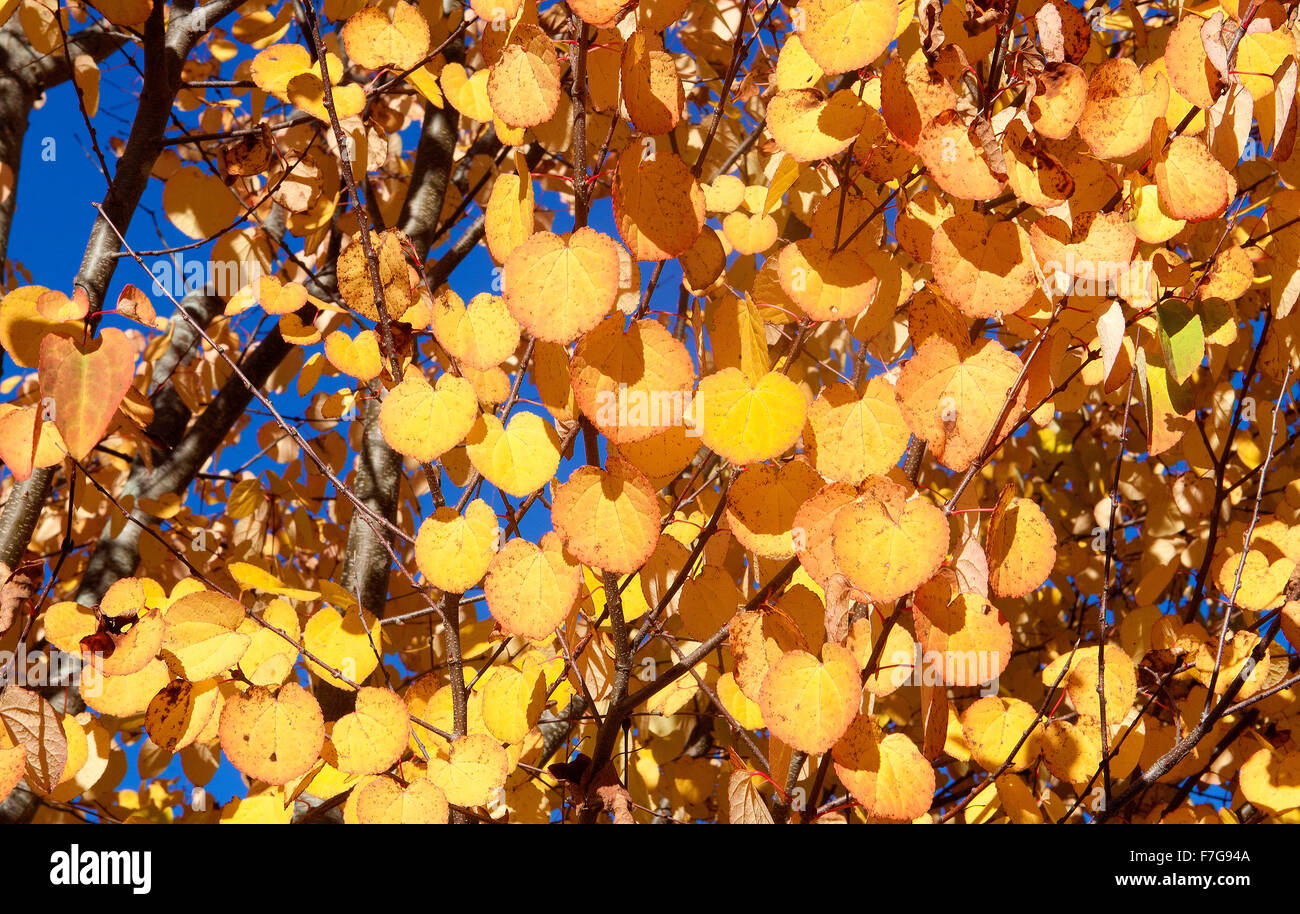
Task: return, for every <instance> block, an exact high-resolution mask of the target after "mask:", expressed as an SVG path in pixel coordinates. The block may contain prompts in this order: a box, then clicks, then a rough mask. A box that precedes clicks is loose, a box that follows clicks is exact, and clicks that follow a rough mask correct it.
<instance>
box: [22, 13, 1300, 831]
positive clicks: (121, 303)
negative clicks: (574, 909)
mask: <svg viewBox="0 0 1300 914" xmlns="http://www.w3.org/2000/svg"><path fill="white" fill-rule="evenodd" d="M367 2H368V0H323V3H318V2H317V0H306V2H305V3H301V4H296V3H290V2H287V0H286V2H283V3H278V2H275V0H272V2H267V0H245V2H240V0H209V2H208V3H206V4H203V5H201V6H195V5H193V3H192V2H187V0H173V2H171V3H170V4H164V2H163V0H64V2H63V3H62V4H60V3H59V2H58V0H21V2H19V0H9V2H4V3H0V20H7V21H5V22H4V25H3V28H2V29H0V33H2V35H0V37H3V38H4V41H6V42H8V44H0V49H3V48H4V47H9V46H11V45H15V46H22V47H28V48H30V49H31V51H32V52H33V53H35V54H38V55H52V56H55V57H63V58H66V61H67V66H66V67H65V68H64V72H62V73H61V78H62V79H67V80H71V81H72V83H73V87H72V88H73V89H75V93H76V100H77V105H78V109H79V111H80V114H81V116H82V123H80V124H77V125H74V126H75V127H77V128H78V129H82V130H84V136H85V139H86V141H87V142H88V143H90V144H91V145H93V148H94V151H95V152H96V153H99V155H100V156H102V157H103V158H104V160H105V162H106V163H107V165H108V168H109V173H110V178H111V183H110V186H109V189H108V190H107V192H104V193H103V197H102V202H101V201H100V194H101V192H103V188H102V187H98V188H94V189H91V188H89V187H88V188H87V190H86V202H87V204H92V203H93V204H94V205H93V207H92V206H90V205H88V206H87V207H86V210H85V212H74V213H71V214H69V216H68V223H67V224H68V225H69V226H70V227H75V228H77V230H78V231H79V230H80V229H81V227H82V226H84V225H85V224H90V225H91V232H90V236H89V239H88V242H87V246H86V249H85V250H86V252H85V257H84V259H83V261H82V263H81V264H80V266H78V265H77V264H75V263H67V264H64V265H63V273H62V274H61V275H59V276H58V277H57V281H55V280H54V279H50V280H48V281H50V282H51V283H52V285H51V286H50V287H47V286H42V285H38V284H35V283H34V282H33V281H32V279H31V277H30V276H26V275H24V272H23V269H22V268H21V265H20V264H17V263H15V262H13V259H12V256H11V260H10V261H7V262H6V263H5V271H4V276H5V279H6V285H5V287H4V288H5V294H4V298H3V301H2V303H0V346H2V347H3V350H4V359H5V361H4V369H5V371H4V381H3V385H2V386H0V395H2V396H3V401H4V402H3V403H0V459H2V460H3V464H4V468H5V471H6V472H5V474H4V476H3V478H2V481H0V499H3V509H2V510H0V649H3V650H4V651H5V652H6V653H5V655H4V656H5V657H7V658H10V659H11V660H13V661H14V662H12V663H10V664H9V667H8V668H7V669H3V668H2V667H0V669H3V672H0V683H3V691H0V798H6V797H7V799H5V800H4V803H3V805H0V818H4V819H6V820H10V821H37V822H60V821H75V820H78V819H91V820H95V821H105V820H114V821H125V820H143V821H182V822H191V821H197V822H216V821H238V822H284V823H287V822H290V821H341V822H346V823H378V822H406V823H446V822H453V823H471V822H476V821H494V822H510V823H521V822H523V823H531V822H548V821H573V822H585V823H591V822H597V821H611V820H612V821H613V822H616V823H633V822H636V823H648V822H651V821H654V820H656V819H665V818H669V819H675V820H679V821H694V820H704V821H723V822H728V821H729V822H734V823H770V822H778V823H787V822H789V823H797V822H802V823H809V822H822V823H825V822H844V821H853V822H862V821H865V822H966V823H989V822H1006V821H1009V822H1016V823H1044V822H1098V821H1123V822H1207V821H1208V822H1258V821H1278V822H1295V821H1300V744H1298V743H1297V737H1296V736H1295V728H1296V723H1297V721H1300V685H1298V684H1297V683H1298V682H1300V677H1298V676H1297V669H1298V668H1300V655H1298V654H1297V647H1298V646H1300V464H1298V463H1297V456H1296V453H1295V452H1294V451H1293V444H1294V442H1295V441H1296V438H1297V436H1300V409H1298V408H1297V406H1296V403H1295V400H1294V385H1295V381H1296V380H1297V379H1296V378H1295V377H1294V369H1295V367H1296V366H1297V364H1300V362H1298V359H1300V310H1298V309H1296V307H1295V305H1296V301H1297V298H1300V272H1298V271H1300V190H1298V189H1296V188H1298V187H1300V167H1298V166H1300V153H1297V150H1296V139H1297V122H1298V111H1297V106H1296V104H1295V102H1296V95H1297V85H1298V83H1297V76H1298V74H1300V45H1298V44H1297V39H1298V37H1300V25H1298V24H1297V21H1296V17H1297V13H1296V9H1295V4H1293V3H1289V2H1288V3H1281V2H1278V0H1240V2H1238V0H1206V2H1201V3H1198V4H1195V5H1193V4H1174V3H1165V2H1155V3H1142V4H1134V3H1132V2H1130V0H1123V2H1112V3H1106V2H1100V3H1098V2H1083V3H1081V4H1080V3H1071V2H1067V0H1046V2H1044V0H915V2H914V0H898V2H896V0H802V2H800V3H797V4H796V3H792V2H778V0H720V2H703V0H639V2H638V0H568V2H563V0H540V2H539V0H469V2H468V3H464V4H462V3H458V2H446V3H444V2H442V0H420V2H418V3H409V2H405V0H379V2H377V3H374V4H373V5H367ZM178 51H179V52H180V56H179V57H177V56H176V53H177V52H178ZM128 61H129V63H130V65H131V66H128V65H127V63H128ZM101 80H103V81H105V82H106V83H107V81H110V80H116V81H125V89H126V91H129V92H131V93H133V105H134V110H132V111H131V112H130V114H131V123H130V126H129V128H125V127H121V128H120V129H119V127H120V125H118V124H117V122H115V121H111V120H106V119H105V118H104V117H103V116H102V115H100V114H99V113H98V112H97V108H98V101H99V97H100V94H101ZM131 80H134V81H135V82H131ZM47 88H48V87H47ZM63 91H69V90H66V89H65V90H63ZM105 91H106V89H105ZM115 91H118V92H121V91H123V87H122V86H121V85H119V86H117V87H116V90H115ZM123 130H128V132H127V133H125V134H124V135H122V136H111V134H113V133H114V132H115V131H116V132H119V133H121V132H122V131H123ZM6 164H8V165H10V166H11V167H10V170H9V172H8V173H9V174H10V175H12V174H14V173H15V171H16V168H14V167H12V166H13V164H14V163H6ZM3 174H4V172H0V176H2V175H3ZM151 195H152V196H151ZM151 200H153V201H157V205H158V206H159V207H160V214H159V215H160V216H161V217H163V218H165V221H166V223H167V225H166V226H165V232H164V231H163V230H161V229H160V230H159V231H158V232H156V233H155V234H154V235H150V234H149V227H148V225H147V223H148V221H149V220H148V218H147V217H142V216H141V215H140V212H141V211H142V210H143V209H144V208H145V206H146V203H147V202H148V201H151ZM9 205H10V206H12V204H9ZM0 206H3V204H0ZM20 215H21V214H20ZM133 223H134V224H133ZM0 224H3V226H4V228H5V232H7V226H8V222H7V220H6V221H4V222H3V223H0ZM160 239H161V240H160ZM3 240H4V239H3V238H0V245H2V244H3ZM177 254H183V255H184V257H186V258H198V259H201V260H202V261H203V264H204V269H203V270H202V271H200V272H201V279H202V281H201V282H198V283H195V284H189V285H185V284H182V285H181V286H179V287H177V286H176V285H175V284H174V283H171V282H169V281H167V280H165V279H163V278H162V277H160V274H159V271H158V270H157V269H155V265H156V264H157V263H158V262H159V258H163V259H164V260H165V259H166V258H168V257H173V255H177ZM11 255H12V252H11ZM187 278H188V277H187ZM33 658H36V659H33ZM60 671H61V672H60ZM56 673H57V675H56ZM205 790H206V791H210V792H211V796H207V795H206V794H205V793H204V791H205Z"/></svg>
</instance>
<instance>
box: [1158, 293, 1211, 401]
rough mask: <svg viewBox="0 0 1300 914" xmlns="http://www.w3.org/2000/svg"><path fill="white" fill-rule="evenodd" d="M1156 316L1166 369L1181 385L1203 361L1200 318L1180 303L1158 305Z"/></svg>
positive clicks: (1202, 329)
mask: <svg viewBox="0 0 1300 914" xmlns="http://www.w3.org/2000/svg"><path fill="white" fill-rule="evenodd" d="M1156 316H1157V319H1158V333H1159V337H1160V350H1161V352H1163V353H1164V356H1165V367H1167V368H1168V369H1169V374H1170V375H1171V376H1173V379H1174V380H1175V381H1176V382H1178V383H1179V384H1181V383H1183V382H1184V381H1186V380H1187V379H1188V378H1189V377H1191V375H1192V372H1194V371H1196V369H1197V368H1198V367H1199V366H1200V364H1201V360H1202V359H1203V358H1205V330H1204V328H1202V326H1201V318H1200V316H1199V315H1197V314H1195V313H1194V312H1193V311H1192V309H1191V308H1189V307H1188V306H1187V305H1186V303H1184V302H1181V301H1169V302H1164V303H1162V304H1159V305H1157V306H1156Z"/></svg>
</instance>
